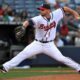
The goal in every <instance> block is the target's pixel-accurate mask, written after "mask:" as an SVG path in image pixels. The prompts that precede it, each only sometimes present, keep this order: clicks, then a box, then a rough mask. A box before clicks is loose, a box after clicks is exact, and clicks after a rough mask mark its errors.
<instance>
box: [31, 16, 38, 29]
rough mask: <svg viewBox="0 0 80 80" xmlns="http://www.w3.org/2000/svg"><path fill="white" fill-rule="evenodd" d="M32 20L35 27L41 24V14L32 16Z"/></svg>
mask: <svg viewBox="0 0 80 80" xmlns="http://www.w3.org/2000/svg"><path fill="white" fill-rule="evenodd" d="M31 20H32V21H33V23H34V28H37V27H38V26H39V16H36V17H33V18H31Z"/></svg>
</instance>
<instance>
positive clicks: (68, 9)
mask: <svg viewBox="0 0 80 80" xmlns="http://www.w3.org/2000/svg"><path fill="white" fill-rule="evenodd" d="M63 10H64V12H68V13H70V14H72V15H73V16H74V17H75V19H76V20H78V19H80V16H79V14H78V13H77V12H76V11H75V10H73V9H71V8H69V7H63Z"/></svg>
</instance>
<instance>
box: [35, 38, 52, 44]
mask: <svg viewBox="0 0 80 80" xmlns="http://www.w3.org/2000/svg"><path fill="white" fill-rule="evenodd" d="M35 40H36V41H39V42H41V43H48V42H52V41H53V40H50V41H41V40H37V39H35Z"/></svg>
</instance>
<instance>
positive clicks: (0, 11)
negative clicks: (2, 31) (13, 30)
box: [0, 5, 4, 21]
mask: <svg viewBox="0 0 80 80" xmlns="http://www.w3.org/2000/svg"><path fill="white" fill-rule="evenodd" d="M3 15H4V10H3V9H2V6H1V5H0V21H3Z"/></svg>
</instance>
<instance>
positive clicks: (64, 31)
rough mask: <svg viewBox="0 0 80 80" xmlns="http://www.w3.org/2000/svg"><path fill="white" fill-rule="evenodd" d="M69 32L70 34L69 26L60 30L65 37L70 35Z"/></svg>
mask: <svg viewBox="0 0 80 80" xmlns="http://www.w3.org/2000/svg"><path fill="white" fill-rule="evenodd" d="M68 32H69V29H68V26H67V24H63V25H62V26H61V28H60V34H61V35H62V36H63V37H65V36H67V35H68Z"/></svg>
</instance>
